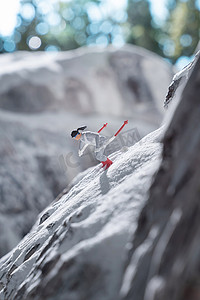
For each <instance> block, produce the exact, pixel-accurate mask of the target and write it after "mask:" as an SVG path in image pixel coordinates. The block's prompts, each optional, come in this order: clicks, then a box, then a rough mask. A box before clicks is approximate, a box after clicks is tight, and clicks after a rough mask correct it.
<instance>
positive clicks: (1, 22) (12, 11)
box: [0, 0, 167, 36]
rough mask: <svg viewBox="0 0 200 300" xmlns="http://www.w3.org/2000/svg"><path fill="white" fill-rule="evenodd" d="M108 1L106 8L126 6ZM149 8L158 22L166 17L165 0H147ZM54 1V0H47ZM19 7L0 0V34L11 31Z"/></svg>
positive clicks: (15, 2)
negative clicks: (149, 4)
mask: <svg viewBox="0 0 200 300" xmlns="http://www.w3.org/2000/svg"><path fill="white" fill-rule="evenodd" d="M65 1H66V0H65ZM105 1H107V2H108V9H109V10H110V9H112V8H114V9H120V8H123V7H125V6H126V3H127V0H105ZM149 1H150V3H151V9H152V12H153V14H154V15H155V18H156V20H157V21H158V22H162V20H163V18H165V17H166V13H167V10H166V8H165V4H166V2H167V0H149ZM49 2H55V0H49ZM19 7H20V0H0V35H3V36H7V35H10V34H12V31H13V29H14V27H15V25H16V22H17V18H16V16H17V13H18V11H19Z"/></svg>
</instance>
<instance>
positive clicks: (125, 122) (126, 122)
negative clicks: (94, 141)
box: [114, 120, 128, 136]
mask: <svg viewBox="0 0 200 300" xmlns="http://www.w3.org/2000/svg"><path fill="white" fill-rule="evenodd" d="M126 124H128V120H126V121H124V124H123V125H122V126H121V127H120V129H119V130H118V131H117V132H116V133H115V135H114V136H117V135H118V134H119V133H120V131H121V130H122V129H123V128H124V126H125V125H126Z"/></svg>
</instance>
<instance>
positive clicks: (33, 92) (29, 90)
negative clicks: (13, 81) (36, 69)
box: [0, 82, 54, 113]
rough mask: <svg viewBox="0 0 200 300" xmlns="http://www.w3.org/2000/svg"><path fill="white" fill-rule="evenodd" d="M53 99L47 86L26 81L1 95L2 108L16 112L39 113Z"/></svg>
mask: <svg viewBox="0 0 200 300" xmlns="http://www.w3.org/2000/svg"><path fill="white" fill-rule="evenodd" d="M53 101H54V98H53V96H52V93H51V92H50V90H49V89H48V88H47V87H46V86H44V85H34V84H32V83H30V82H25V83H23V84H21V85H19V86H15V87H12V88H10V89H9V90H8V91H7V92H5V93H4V94H2V95H1V101H0V108H1V109H4V110H9V111H14V112H23V113H24V112H25V113H37V112H42V111H45V110H47V108H48V107H49V106H50V104H51V103H52V102H53Z"/></svg>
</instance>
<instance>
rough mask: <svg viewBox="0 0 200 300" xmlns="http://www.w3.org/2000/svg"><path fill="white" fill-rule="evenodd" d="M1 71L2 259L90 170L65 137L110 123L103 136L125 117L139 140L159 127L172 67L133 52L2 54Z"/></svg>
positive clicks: (90, 162)
mask: <svg viewBox="0 0 200 300" xmlns="http://www.w3.org/2000/svg"><path fill="white" fill-rule="evenodd" d="M0 66H1V68H0V141H1V142H0V190H1V193H0V256H2V255H3V254H5V253H7V252H8V251H9V250H10V249H12V248H13V247H14V246H15V245H16V244H17V242H19V241H20V240H21V238H22V237H23V236H24V235H25V234H26V233H27V232H28V231H29V230H30V228H31V226H32V225H33V223H34V220H35V218H36V216H37V215H38V213H39V212H40V211H41V210H42V209H44V207H46V206H47V205H48V204H49V203H51V202H52V201H53V199H55V197H56V196H57V195H58V194H59V193H60V192H61V191H62V190H63V188H65V187H66V186H67V184H69V182H71V180H72V179H73V178H74V177H75V176H76V175H77V174H79V173H80V172H81V171H83V170H84V169H86V168H87V167H91V166H92V165H95V164H96V161H95V160H94V159H93V157H91V156H89V155H87V156H84V157H82V158H81V159H79V158H78V157H77V145H75V142H74V141H72V139H71V136H70V132H71V130H73V129H75V128H77V126H80V125H88V129H89V130H92V131H97V130H98V129H99V128H100V127H101V126H102V124H104V123H105V122H109V126H108V127H107V128H106V129H105V131H104V133H105V135H107V136H110V135H112V134H113V133H115V132H116V130H117V129H118V128H119V126H120V125H121V123H122V121H124V120H125V119H127V118H129V129H132V128H137V130H138V132H139V135H140V136H141V137H142V136H144V135H145V134H147V133H149V132H150V131H152V130H154V129H156V128H158V126H159V124H160V122H161V120H162V116H163V111H164V110H163V108H162V99H163V98H164V95H165V94H166V90H167V86H168V84H169V82H170V80H171V77H172V67H171V66H170V65H169V64H168V63H166V62H164V61H163V59H161V58H160V57H158V56H157V55H154V54H152V53H150V52H149V51H146V50H144V49H141V48H138V47H134V46H126V47H124V48H121V49H113V48H108V49H107V50H97V49H96V50H95V49H78V50H75V51H69V52H62V53H57V54H45V53H39V52H37V53H28V52H17V53H13V54H5V55H1V56H0ZM155 70H156V72H155ZM152 74H153V76H152ZM5 228H6V230H5Z"/></svg>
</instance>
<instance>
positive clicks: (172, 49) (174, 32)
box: [163, 0, 200, 63]
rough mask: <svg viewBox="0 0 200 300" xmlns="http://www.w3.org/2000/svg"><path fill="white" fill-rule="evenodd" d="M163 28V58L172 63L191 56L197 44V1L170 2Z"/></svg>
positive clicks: (199, 25)
mask: <svg viewBox="0 0 200 300" xmlns="http://www.w3.org/2000/svg"><path fill="white" fill-rule="evenodd" d="M165 27H166V35H167V38H166V41H165V46H164V49H163V51H164V54H165V56H167V57H168V58H170V59H171V61H172V62H173V63H175V62H176V60H177V59H178V58H179V57H180V56H191V55H192V54H193V53H194V51H195V48H196V47H197V44H198V42H199V30H200V15H199V10H198V7H197V1H196V0H189V1H184V0H173V1H172V0H171V2H169V17H168V19H167V21H166V26H165Z"/></svg>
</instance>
